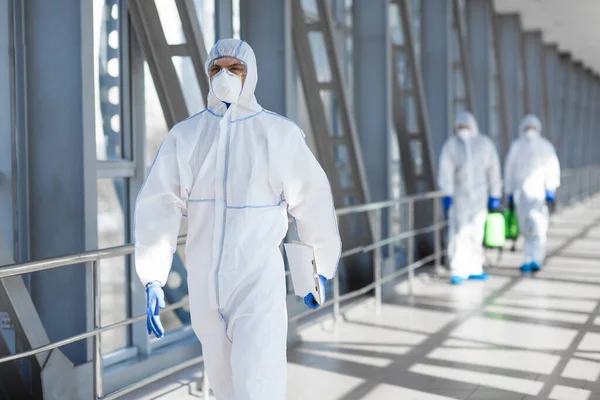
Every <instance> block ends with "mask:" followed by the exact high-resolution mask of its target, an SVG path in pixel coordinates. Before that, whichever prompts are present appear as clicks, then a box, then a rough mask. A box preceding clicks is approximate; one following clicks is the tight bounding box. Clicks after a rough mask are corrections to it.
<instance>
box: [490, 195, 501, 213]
mask: <svg viewBox="0 0 600 400" xmlns="http://www.w3.org/2000/svg"><path fill="white" fill-rule="evenodd" d="M498 209H500V199H499V198H497V197H490V199H489V200H488V210H489V211H498Z"/></svg>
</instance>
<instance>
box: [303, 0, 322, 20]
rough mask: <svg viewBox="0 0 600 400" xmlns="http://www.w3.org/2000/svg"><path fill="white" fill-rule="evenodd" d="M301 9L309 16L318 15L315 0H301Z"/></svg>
mask: <svg viewBox="0 0 600 400" xmlns="http://www.w3.org/2000/svg"><path fill="white" fill-rule="evenodd" d="M301 3H302V9H303V10H304V13H305V14H307V15H308V16H310V17H316V18H318V17H319V8H318V7H317V0H302V1H301Z"/></svg>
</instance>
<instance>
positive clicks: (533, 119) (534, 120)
mask: <svg viewBox="0 0 600 400" xmlns="http://www.w3.org/2000/svg"><path fill="white" fill-rule="evenodd" d="M528 126H534V127H535V131H536V132H537V135H536V136H541V134H542V122H541V121H540V119H539V118H538V117H537V116H536V115H533V114H530V115H527V116H525V118H523V120H522V121H521V125H519V132H520V134H521V136H522V137H523V136H528V135H527V129H526V128H527V127H528Z"/></svg>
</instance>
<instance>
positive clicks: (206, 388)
mask: <svg viewBox="0 0 600 400" xmlns="http://www.w3.org/2000/svg"><path fill="white" fill-rule="evenodd" d="M202 375H203V376H202V398H203V399H204V400H206V399H208V396H210V386H209V385H210V384H209V383H208V375H207V374H206V363H205V364H204V374H202Z"/></svg>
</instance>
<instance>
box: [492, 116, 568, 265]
mask: <svg viewBox="0 0 600 400" xmlns="http://www.w3.org/2000/svg"><path fill="white" fill-rule="evenodd" d="M528 126H535V130H530V131H529V132H526V128H527V127H528ZM519 130H520V132H521V134H520V137H519V138H518V139H516V140H515V141H514V142H513V143H512V145H511V146H510V149H509V151H508V155H507V156H506V165H505V171H504V175H505V176H504V179H505V182H504V185H505V186H504V189H505V192H506V193H507V194H512V195H513V197H514V202H515V211H516V213H517V217H518V218H519V231H520V234H522V235H523V237H524V239H525V245H524V249H523V252H524V253H525V263H526V264H527V263H531V262H534V263H537V264H538V265H539V266H541V265H542V264H543V262H544V258H545V255H546V234H547V231H548V219H549V214H548V207H547V205H546V190H550V191H552V192H556V189H558V187H559V186H560V164H559V162H558V157H557V155H556V151H555V149H554V146H553V145H552V143H550V141H548V140H547V139H546V138H544V137H542V124H541V122H540V120H539V119H538V117H536V116H535V115H528V116H526V117H525V118H524V119H523V121H522V122H521V127H520V129H519Z"/></svg>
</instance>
